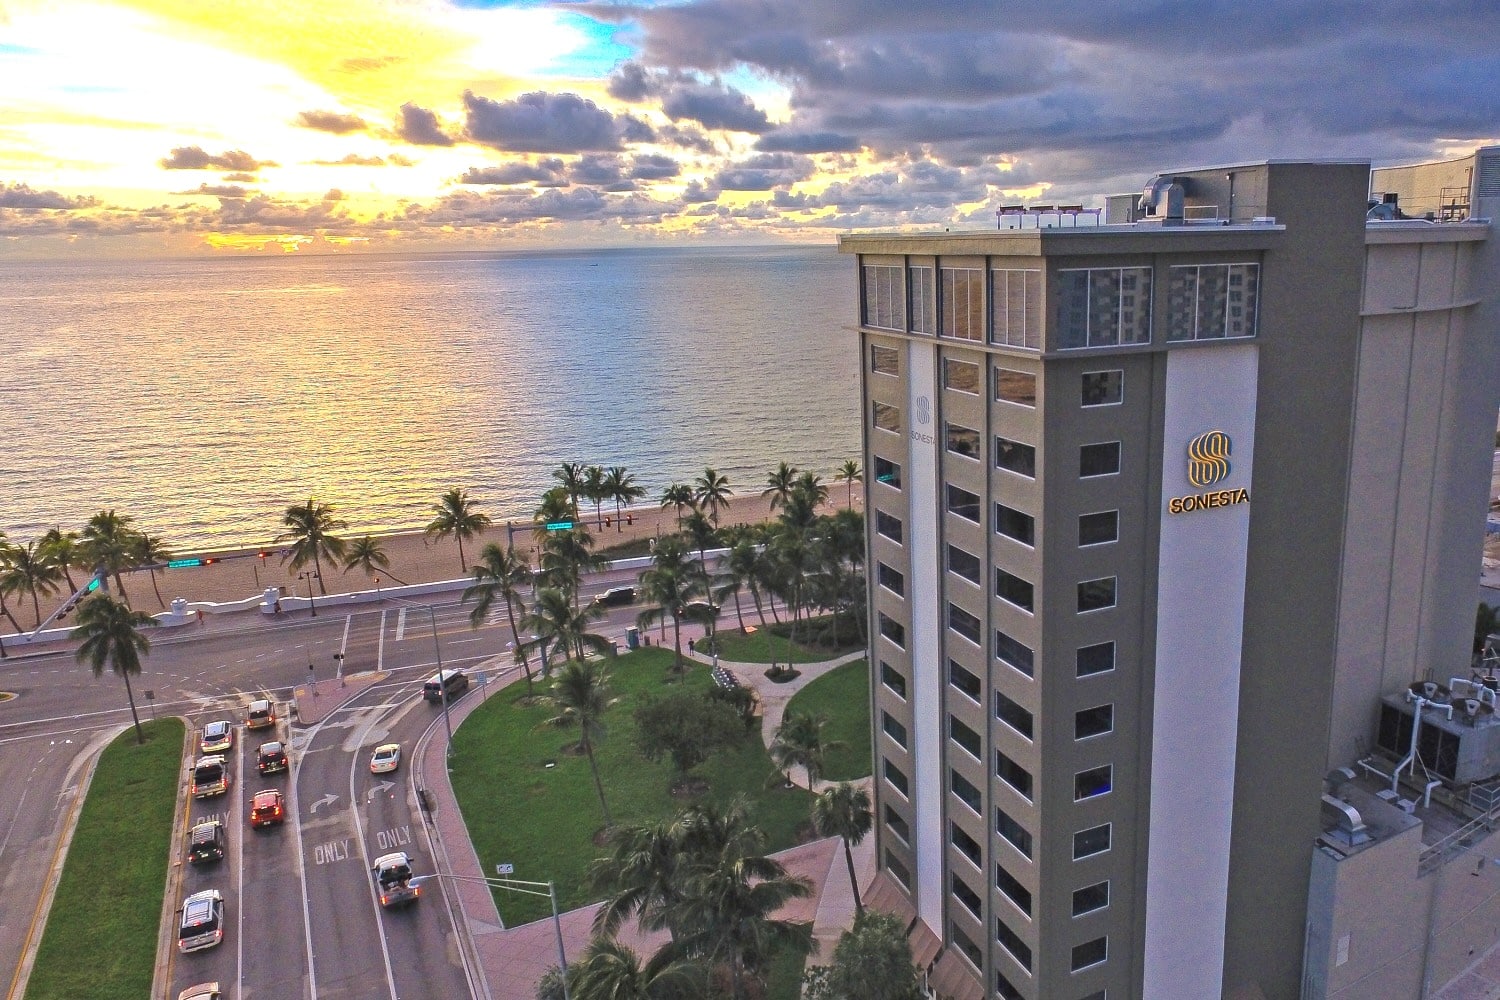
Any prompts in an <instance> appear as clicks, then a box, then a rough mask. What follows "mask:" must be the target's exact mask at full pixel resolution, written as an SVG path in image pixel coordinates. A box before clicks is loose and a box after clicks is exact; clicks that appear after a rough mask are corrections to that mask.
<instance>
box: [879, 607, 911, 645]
mask: <svg viewBox="0 0 1500 1000" xmlns="http://www.w3.org/2000/svg"><path fill="white" fill-rule="evenodd" d="M875 621H876V623H877V624H878V625H879V626H880V634H881V635H883V636H885V637H886V638H887V639H889V640H891V642H894V643H895V644H896V645H898V646H900V647H901V648H902V649H905V648H906V626H905V625H902V624H901V623H900V622H898V621H896V620H895V619H894V618H891V617H890V616H888V615H886V614H885V613H884V612H879V613H877V614H876V615H875Z"/></svg>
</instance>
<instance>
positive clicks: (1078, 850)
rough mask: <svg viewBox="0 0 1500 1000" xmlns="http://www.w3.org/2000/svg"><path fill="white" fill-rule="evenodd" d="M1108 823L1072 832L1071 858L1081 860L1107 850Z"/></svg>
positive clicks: (1108, 837)
mask: <svg viewBox="0 0 1500 1000" xmlns="http://www.w3.org/2000/svg"><path fill="white" fill-rule="evenodd" d="M1109 841H1110V833H1109V824H1108V823H1104V824H1101V825H1099V826H1093V827H1089V828H1088V829H1087V830H1079V831H1078V832H1077V833H1075V834H1073V860H1074V861H1082V860H1083V859H1084V858H1092V857H1093V856H1094V855H1096V854H1103V853H1104V852H1105V851H1107V850H1109Z"/></svg>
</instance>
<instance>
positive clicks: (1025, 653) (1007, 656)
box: [995, 629, 1034, 677]
mask: <svg viewBox="0 0 1500 1000" xmlns="http://www.w3.org/2000/svg"><path fill="white" fill-rule="evenodd" d="M995 656H996V658H998V659H999V660H1000V661H1001V662H1003V663H1006V664H1009V665H1010V666H1012V667H1015V668H1016V669H1017V670H1019V671H1021V673H1023V674H1025V675H1026V676H1027V677H1031V676H1033V675H1032V669H1033V667H1032V659H1033V656H1034V654H1033V652H1032V649H1031V647H1030V646H1027V645H1026V644H1024V643H1022V642H1019V641H1017V640H1016V639H1013V638H1011V637H1010V636H1008V635H1006V634H1005V633H1004V632H1001V631H1000V630H999V629H996V630H995Z"/></svg>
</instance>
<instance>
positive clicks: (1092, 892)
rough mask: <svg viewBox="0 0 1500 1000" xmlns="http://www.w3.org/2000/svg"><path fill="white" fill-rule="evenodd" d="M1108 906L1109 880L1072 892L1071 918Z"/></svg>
mask: <svg viewBox="0 0 1500 1000" xmlns="http://www.w3.org/2000/svg"><path fill="white" fill-rule="evenodd" d="M1108 905H1109V880H1108V879H1105V880H1104V881H1103V882H1095V883H1094V884H1093V885H1086V886H1084V887H1083V888H1082V889H1074V890H1073V916H1075V917H1081V916H1083V915H1084V914H1085V913H1093V912H1094V911H1095V910H1102V909H1104V908H1105V907H1106V906H1108Z"/></svg>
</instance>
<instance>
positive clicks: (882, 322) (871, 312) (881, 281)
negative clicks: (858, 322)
mask: <svg viewBox="0 0 1500 1000" xmlns="http://www.w3.org/2000/svg"><path fill="white" fill-rule="evenodd" d="M865 326H874V327H879V328H880V329H882V330H905V329H906V296H905V294H904V293H903V291H902V288H901V268H900V267H893V266H887V265H883V264H866V265H865Z"/></svg>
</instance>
